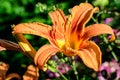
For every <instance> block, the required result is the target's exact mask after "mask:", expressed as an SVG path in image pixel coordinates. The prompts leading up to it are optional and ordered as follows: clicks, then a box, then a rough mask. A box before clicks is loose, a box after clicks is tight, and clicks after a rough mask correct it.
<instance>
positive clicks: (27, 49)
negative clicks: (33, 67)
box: [15, 33, 36, 59]
mask: <svg viewBox="0 0 120 80" xmlns="http://www.w3.org/2000/svg"><path fill="white" fill-rule="evenodd" d="M15 37H16V39H17V41H18V44H19V45H20V47H21V49H22V50H23V53H24V54H25V55H27V56H28V57H30V58H32V59H33V58H34V56H35V54H36V50H35V49H34V48H33V47H32V45H31V44H30V43H29V42H28V40H27V39H26V38H25V37H24V36H23V34H21V33H17V34H15Z"/></svg>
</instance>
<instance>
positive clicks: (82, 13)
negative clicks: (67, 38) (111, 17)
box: [66, 3, 98, 34]
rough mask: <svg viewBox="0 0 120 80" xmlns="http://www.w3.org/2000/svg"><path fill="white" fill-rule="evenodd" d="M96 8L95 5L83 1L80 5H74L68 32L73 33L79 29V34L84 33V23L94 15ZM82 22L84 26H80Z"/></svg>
mask: <svg viewBox="0 0 120 80" xmlns="http://www.w3.org/2000/svg"><path fill="white" fill-rule="evenodd" d="M97 9H98V8H97ZM91 10H93V11H91ZM95 10H96V8H95ZM95 10H94V8H93V6H92V5H90V4H88V3H81V4H80V5H79V6H75V7H73V8H72V10H71V15H70V16H69V17H68V22H67V25H66V33H73V32H76V31H77V30H79V31H78V32H79V34H82V32H83V30H84V26H83V24H85V23H86V22H87V21H88V20H89V19H90V17H91V16H92V14H93V12H94V11H95ZM86 15H87V16H86ZM83 19H85V20H83ZM87 19H88V20H87ZM82 21H83V22H82ZM80 24H81V25H82V26H80Z"/></svg>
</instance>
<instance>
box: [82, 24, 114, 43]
mask: <svg viewBox="0 0 120 80" xmlns="http://www.w3.org/2000/svg"><path fill="white" fill-rule="evenodd" d="M100 34H111V35H112V37H111V41H112V40H114V39H115V36H114V33H113V30H112V28H111V27H110V26H108V25H106V24H94V25H90V26H88V27H87V28H86V29H85V34H84V36H83V38H84V39H90V38H91V37H93V36H97V35H100Z"/></svg>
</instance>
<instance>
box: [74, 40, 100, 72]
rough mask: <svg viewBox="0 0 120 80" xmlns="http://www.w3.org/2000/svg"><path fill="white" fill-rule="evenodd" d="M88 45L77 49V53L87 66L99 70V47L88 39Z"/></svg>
mask: <svg viewBox="0 0 120 80" xmlns="http://www.w3.org/2000/svg"><path fill="white" fill-rule="evenodd" d="M88 44H89V45H88V46H87V47H86V48H84V49H81V50H79V51H77V52H76V53H77V55H78V56H79V57H80V58H81V59H82V61H83V62H84V64H85V65H86V66H88V67H89V68H92V69H94V70H95V71H99V68H100V66H101V59H102V58H101V57H102V53H101V51H100V49H99V47H98V46H97V45H96V44H95V43H94V42H92V41H88Z"/></svg>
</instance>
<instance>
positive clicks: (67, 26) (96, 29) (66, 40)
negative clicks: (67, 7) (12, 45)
mask: <svg viewBox="0 0 120 80" xmlns="http://www.w3.org/2000/svg"><path fill="white" fill-rule="evenodd" d="M95 11H98V8H97V7H95V8H94V7H93V6H92V5H91V4H89V3H81V4H80V5H77V6H74V7H73V8H72V9H71V14H70V15H69V16H68V18H66V16H65V15H64V13H63V11H62V10H60V9H59V10H55V11H54V12H51V13H49V15H50V17H51V19H52V22H53V25H52V26H49V25H46V24H42V23H38V22H37V23H21V24H18V25H16V26H15V27H14V29H13V34H15V35H16V37H17V38H18V41H19V42H22V43H26V41H24V40H22V38H24V37H23V36H21V37H20V36H18V35H22V34H33V35H38V36H41V37H44V38H46V39H48V40H49V42H50V44H46V45H44V46H42V47H41V48H40V49H39V50H38V51H37V52H36V51H34V50H33V49H32V48H31V47H29V48H30V49H29V50H30V52H32V50H33V53H29V54H30V55H31V54H32V55H31V56H32V58H34V62H35V64H36V65H37V66H38V67H39V68H40V69H42V70H45V67H44V65H45V64H46V62H47V61H48V59H50V57H51V56H52V55H55V54H56V53H57V52H62V53H63V54H65V55H66V56H75V55H78V56H79V57H80V58H81V59H82V61H83V62H84V64H85V65H86V66H87V67H89V68H92V69H94V70H95V71H99V68H100V66H101V60H102V53H101V50H100V48H99V47H98V46H97V44H96V43H95V42H93V41H91V40H90V38H91V37H93V36H97V35H100V34H111V35H112V37H111V40H114V39H115V36H114V33H113V30H112V28H111V27H110V26H108V25H105V24H93V25H90V26H87V27H85V25H86V23H87V22H88V21H89V20H90V18H91V17H92V15H93V13H94V12H95ZM26 44H27V45H30V44H29V43H26ZM20 46H21V47H22V48H23V47H25V46H24V45H23V44H21V45H20ZM27 50H28V48H25V49H24V51H27Z"/></svg>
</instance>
